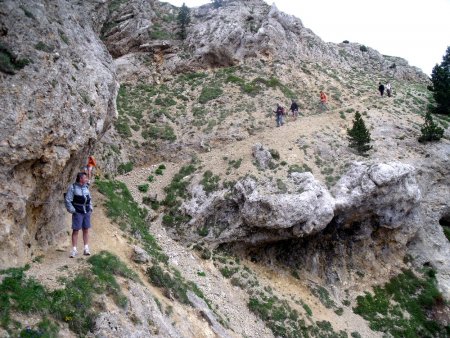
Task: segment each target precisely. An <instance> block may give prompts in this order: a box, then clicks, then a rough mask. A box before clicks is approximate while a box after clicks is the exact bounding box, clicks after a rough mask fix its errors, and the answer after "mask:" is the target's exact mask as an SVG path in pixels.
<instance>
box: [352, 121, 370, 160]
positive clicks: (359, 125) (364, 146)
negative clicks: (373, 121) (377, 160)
mask: <svg viewBox="0 0 450 338" xmlns="http://www.w3.org/2000/svg"><path fill="white" fill-rule="evenodd" d="M347 134H348V141H349V146H350V147H351V148H354V149H356V151H357V152H358V153H359V154H360V155H365V153H366V152H367V151H369V150H370V149H372V146H371V145H369V143H370V142H371V139H370V132H369V130H368V129H367V128H366V125H365V123H364V120H363V119H362V117H361V114H360V113H359V112H356V113H355V119H354V120H353V127H352V128H351V129H347Z"/></svg>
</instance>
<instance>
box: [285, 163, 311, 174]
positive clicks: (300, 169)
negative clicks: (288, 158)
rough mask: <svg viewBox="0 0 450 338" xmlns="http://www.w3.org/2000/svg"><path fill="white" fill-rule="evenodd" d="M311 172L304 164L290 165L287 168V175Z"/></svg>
mask: <svg viewBox="0 0 450 338" xmlns="http://www.w3.org/2000/svg"><path fill="white" fill-rule="evenodd" d="M307 171H309V172H311V168H310V167H308V165H307V164H306V163H304V164H303V165H298V164H292V165H290V166H289V168H288V173H289V174H290V173H304V172H307Z"/></svg>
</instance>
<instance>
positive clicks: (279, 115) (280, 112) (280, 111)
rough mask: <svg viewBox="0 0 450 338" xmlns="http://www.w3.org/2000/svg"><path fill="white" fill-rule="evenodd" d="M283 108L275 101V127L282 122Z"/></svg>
mask: <svg viewBox="0 0 450 338" xmlns="http://www.w3.org/2000/svg"><path fill="white" fill-rule="evenodd" d="M283 115H284V108H283V107H282V106H280V105H279V104H278V103H277V110H275V116H276V119H277V127H280V126H282V125H283V124H284V122H283Z"/></svg>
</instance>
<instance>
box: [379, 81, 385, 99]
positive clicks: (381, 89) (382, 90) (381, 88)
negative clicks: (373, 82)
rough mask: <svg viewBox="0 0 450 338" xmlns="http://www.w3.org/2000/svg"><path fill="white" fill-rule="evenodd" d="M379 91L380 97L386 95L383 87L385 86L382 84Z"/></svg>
mask: <svg viewBox="0 0 450 338" xmlns="http://www.w3.org/2000/svg"><path fill="white" fill-rule="evenodd" d="M378 90H379V91H380V95H381V96H383V94H384V86H383V84H382V83H381V82H380V83H379V86H378Z"/></svg>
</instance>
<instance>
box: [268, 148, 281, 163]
mask: <svg viewBox="0 0 450 338" xmlns="http://www.w3.org/2000/svg"><path fill="white" fill-rule="evenodd" d="M269 153H270V155H272V158H273V159H274V160H277V161H278V160H279V159H280V153H279V152H278V150H275V149H269Z"/></svg>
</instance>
